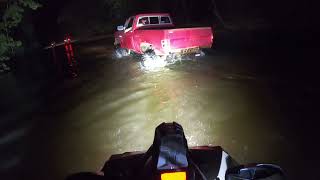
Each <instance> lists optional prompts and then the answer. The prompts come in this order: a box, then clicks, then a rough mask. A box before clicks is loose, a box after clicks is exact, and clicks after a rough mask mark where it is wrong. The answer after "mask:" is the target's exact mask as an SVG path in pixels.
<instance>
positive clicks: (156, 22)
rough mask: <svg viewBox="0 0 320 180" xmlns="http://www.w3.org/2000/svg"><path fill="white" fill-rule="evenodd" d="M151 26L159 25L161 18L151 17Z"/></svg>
mask: <svg viewBox="0 0 320 180" xmlns="http://www.w3.org/2000/svg"><path fill="white" fill-rule="evenodd" d="M150 24H159V17H150Z"/></svg>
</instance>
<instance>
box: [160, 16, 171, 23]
mask: <svg viewBox="0 0 320 180" xmlns="http://www.w3.org/2000/svg"><path fill="white" fill-rule="evenodd" d="M160 23H161V24H168V23H171V22H170V18H169V17H168V16H162V17H161V19H160Z"/></svg>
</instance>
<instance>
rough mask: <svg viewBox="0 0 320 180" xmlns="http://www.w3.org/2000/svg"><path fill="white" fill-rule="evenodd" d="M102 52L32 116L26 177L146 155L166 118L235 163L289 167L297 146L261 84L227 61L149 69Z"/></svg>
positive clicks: (192, 140)
mask: <svg viewBox="0 0 320 180" xmlns="http://www.w3.org/2000/svg"><path fill="white" fill-rule="evenodd" d="M87 50H88V49H87ZM98 52H103V53H108V52H107V51H98ZM86 53H88V52H86ZM95 53H97V52H95ZM103 53H101V54H100V55H99V57H101V58H100V59H98V58H97V59H96V60H95V61H96V62H95V63H96V64H95V65H94V66H89V65H88V66H86V65H83V67H82V68H83V73H82V74H81V76H80V77H79V78H78V79H75V80H68V81H66V82H65V83H64V87H63V88H60V90H55V91H56V92H55V93H53V95H52V97H51V98H50V99H49V100H48V101H47V102H46V103H45V104H44V105H43V106H42V107H41V108H40V109H38V112H36V113H33V114H32V115H31V117H30V119H32V120H33V122H35V126H34V128H33V133H32V134H31V135H30V138H29V141H28V150H27V151H26V153H25V157H26V158H25V161H24V162H23V163H24V165H25V168H24V170H23V172H24V175H23V176H24V177H29V176H30V177H33V178H34V179H61V178H63V177H65V176H66V175H67V174H70V173H74V172H79V171H96V170H98V169H99V168H100V167H101V166H102V165H103V163H104V162H105V160H106V159H107V158H108V157H109V156H110V155H111V154H114V153H123V152H127V151H140V150H146V149H147V148H148V147H149V146H150V145H151V143H152V140H153V135H154V129H155V127H156V126H157V125H159V124H160V123H162V122H172V121H176V122H178V123H180V124H181V125H182V126H183V127H184V130H185V134H186V137H187V140H188V144H189V146H198V145H220V146H222V147H223V148H224V149H225V150H226V151H228V152H229V153H230V154H231V156H233V157H234V158H235V159H236V160H237V161H238V162H240V163H249V162H273V163H279V164H280V165H284V166H285V167H286V165H288V164H289V163H290V161H289V158H290V154H294V153H295V152H294V149H296V148H295V147H294V146H295V144H293V143H290V141H289V140H288V138H289V134H286V133H285V131H283V129H282V128H283V127H282V124H281V119H282V118H283V116H282V113H281V111H280V110H279V108H278V106H277V104H276V102H274V101H273V97H272V95H271V93H270V92H269V90H268V86H267V84H266V83H265V82H264V80H263V79H260V78H259V77H258V76H256V75H254V74H252V73H251V74H250V72H247V71H246V70H244V69H242V68H240V67H236V66H234V65H232V64H228V63H227V62H228V60H227V58H230V57H225V56H213V55H209V56H207V57H205V58H203V59H201V60H199V61H197V62H195V61H188V62H183V63H181V64H176V65H174V66H171V67H168V68H163V69H160V70H158V71H152V72H150V71H142V70H140V69H139V66H138V63H137V62H135V61H134V60H132V59H124V60H121V61H119V60H111V59H110V57H108V56H107V55H106V56H104V54H103ZM88 57H90V56H88ZM85 62H86V63H88V64H91V62H89V61H88V60H87V61H86V60H84V61H83V64H85ZM93 67H94V71H93V70H92V68H93ZM249 74H250V75H249ZM288 154H289V155H288Z"/></svg>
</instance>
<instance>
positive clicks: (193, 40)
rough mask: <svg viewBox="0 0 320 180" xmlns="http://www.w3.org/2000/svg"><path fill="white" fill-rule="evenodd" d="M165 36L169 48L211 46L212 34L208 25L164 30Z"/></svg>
mask: <svg viewBox="0 0 320 180" xmlns="http://www.w3.org/2000/svg"><path fill="white" fill-rule="evenodd" d="M165 37H166V39H167V40H170V47H171V49H185V48H191V47H200V48H205V47H211V45H212V39H213V34H212V29H211V28H210V27H199V28H181V29H170V30H165Z"/></svg>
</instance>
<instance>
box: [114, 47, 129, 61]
mask: <svg viewBox="0 0 320 180" xmlns="http://www.w3.org/2000/svg"><path fill="white" fill-rule="evenodd" d="M129 55H130V51H129V50H127V49H124V48H121V47H116V48H115V57H116V58H118V59H121V58H123V57H127V56H129Z"/></svg>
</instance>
